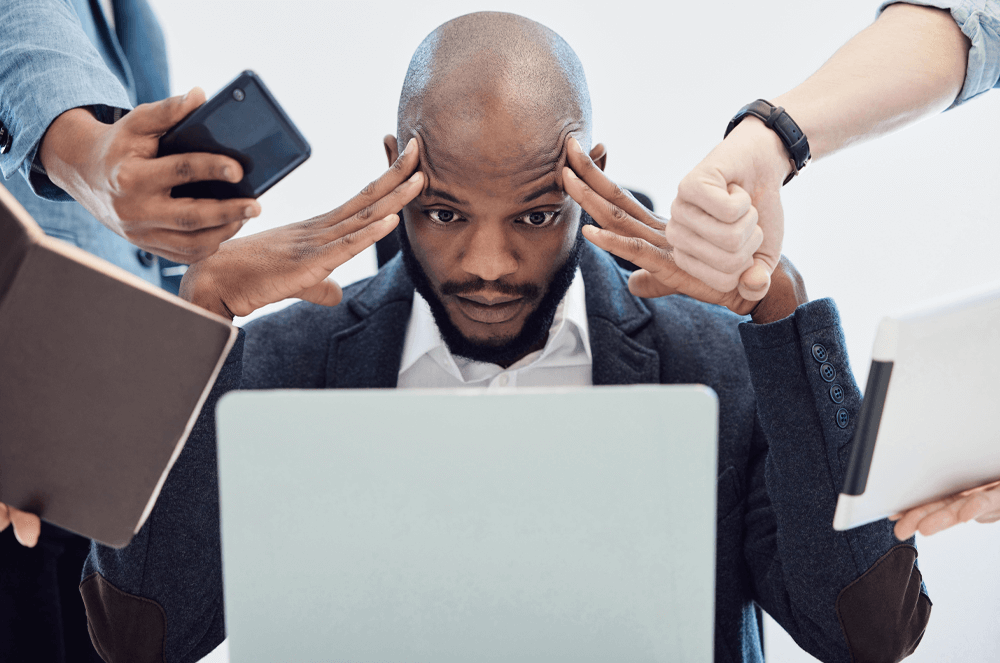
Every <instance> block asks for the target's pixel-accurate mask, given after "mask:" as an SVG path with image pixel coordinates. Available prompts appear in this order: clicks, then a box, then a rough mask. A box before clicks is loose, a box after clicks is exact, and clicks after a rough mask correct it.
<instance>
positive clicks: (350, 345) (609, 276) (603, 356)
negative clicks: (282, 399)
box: [327, 243, 660, 389]
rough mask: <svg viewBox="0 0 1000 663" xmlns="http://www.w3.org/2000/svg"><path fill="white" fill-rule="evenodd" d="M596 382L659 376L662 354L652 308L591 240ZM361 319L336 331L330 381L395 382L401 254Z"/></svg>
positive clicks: (360, 304)
mask: <svg viewBox="0 0 1000 663" xmlns="http://www.w3.org/2000/svg"><path fill="white" fill-rule="evenodd" d="M580 267H581V270H582V271H583V280H584V286H585V290H586V301H587V323H588V325H589V326H590V351H591V354H592V355H593V358H594V363H593V368H592V379H593V383H594V384H595V385H616V384H657V383H659V382H660V355H659V352H657V350H656V347H655V343H654V342H653V337H652V334H651V333H649V331H648V329H647V326H648V323H649V321H650V320H651V319H652V314H651V313H650V312H649V309H648V308H646V305H645V304H644V303H643V302H642V301H641V300H640V299H638V298H637V297H635V296H633V295H632V294H631V293H630V292H629V291H628V282H627V281H626V278H625V276H624V274H623V273H622V272H621V270H620V269H619V268H618V266H617V265H616V264H615V262H614V261H613V260H611V258H609V257H608V256H607V255H606V254H605V253H604V252H603V251H601V250H600V249H597V248H595V247H593V246H591V245H590V244H589V243H587V244H586V245H585V246H584V249H583V255H582V256H581V259H580ZM347 305H348V307H349V308H350V309H351V311H352V312H353V313H354V314H355V315H356V316H357V318H358V319H359V322H358V323H357V324H355V325H352V326H350V327H348V328H347V329H344V330H342V331H339V332H337V333H336V334H334V335H333V336H332V337H331V339H330V359H329V365H328V367H327V376H328V378H327V380H328V383H327V386H328V387H335V388H340V389H362V388H370V387H376V388H385V389H389V388H393V387H395V386H396V382H397V380H398V378H399V363H400V361H402V356H403V341H404V339H405V338H406V328H407V325H408V324H409V320H410V311H411V309H412V306H413V284H412V282H411V281H410V278H409V276H408V275H407V274H406V269H405V267H404V266H403V261H402V260H401V259H400V257H399V256H398V255H397V256H396V257H395V258H393V259H392V260H391V261H390V262H389V263H388V264H386V266H385V267H383V268H382V269H381V270H379V273H378V274H377V275H376V276H375V277H374V278H372V280H371V281H369V282H368V284H367V285H365V286H364V288H363V290H362V291H361V292H359V293H358V294H357V295H356V296H354V297H352V298H351V299H350V300H349V301H348V302H347Z"/></svg>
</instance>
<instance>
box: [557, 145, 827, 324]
mask: <svg viewBox="0 0 1000 663" xmlns="http://www.w3.org/2000/svg"><path fill="white" fill-rule="evenodd" d="M568 143H569V144H568V149H567V153H568V167H566V168H564V169H563V188H564V189H565V190H566V193H568V194H569V195H570V196H571V197H572V198H573V199H574V200H575V201H576V202H577V203H579V204H580V206H581V207H583V209H584V210H586V211H587V213H588V214H590V216H591V218H593V219H594V221H595V222H596V223H597V224H598V225H599V226H601V227H600V228H597V227H594V226H585V227H584V228H583V234H584V237H586V238H587V239H588V240H590V241H591V242H593V243H594V244H595V245H597V246H599V247H600V248H602V249H604V250H605V251H609V252H611V253H613V254H615V255H617V256H620V257H622V258H625V259H626V260H629V261H631V262H632V263H634V264H636V265H637V266H638V267H640V269H639V270H638V271H636V272H634V273H633V274H632V276H631V277H630V278H629V290H631V291H632V294H634V295H637V296H639V297H663V296H665V295H672V294H684V295H688V296H690V297H693V298H694V299H697V300H699V301H703V302H707V303H709V304H718V305H720V306H725V307H726V308H728V309H730V310H731V311H733V312H735V313H738V314H740V315H750V316H751V317H752V319H753V321H754V322H756V323H760V324H765V323H768V322H774V321H776V320H781V319H782V318H785V317H787V316H789V315H791V314H792V312H793V311H794V310H795V308H796V307H797V306H799V305H800V304H804V303H806V302H807V301H808V297H807V295H806V291H805V285H804V284H803V282H802V278H801V276H800V275H799V273H798V272H797V271H796V270H795V267H794V266H793V265H792V264H791V263H790V262H789V261H788V259H787V258H784V257H782V256H779V259H778V261H776V262H777V265H778V268H777V269H776V270H775V272H774V283H775V286H774V287H773V288H772V289H771V292H770V295H769V296H766V297H764V298H763V299H758V300H753V299H748V298H746V297H744V296H743V295H742V294H741V293H740V291H739V290H738V289H737V288H735V287H733V288H732V289H730V290H728V291H725V292H724V291H720V290H716V289H714V288H712V287H710V286H708V285H706V284H705V283H704V282H703V281H701V280H699V279H698V278H695V277H694V276H692V275H691V274H689V273H688V272H686V271H685V270H683V269H681V268H680V266H679V265H678V264H677V263H676V262H675V260H674V252H675V249H674V247H673V246H671V244H670V242H669V241H668V240H667V238H666V236H665V234H664V231H665V229H666V227H667V223H668V220H667V219H665V218H664V217H662V216H660V215H658V214H655V213H653V212H651V211H649V210H648V209H646V208H645V207H643V206H642V205H641V204H640V203H639V202H638V201H637V200H635V199H634V198H633V197H632V196H631V195H629V193H628V192H627V191H625V190H624V189H623V188H621V187H620V186H618V185H617V184H615V183H614V182H612V181H611V180H610V179H608V177H607V175H605V174H604V172H603V171H602V170H601V169H600V168H599V167H598V166H597V164H595V163H594V162H593V160H592V159H591V158H590V157H589V156H588V155H586V154H585V153H584V152H583V150H582V149H581V148H580V145H579V143H578V142H577V141H576V139H575V138H570V139H569V141H568ZM758 232H759V231H758Z"/></svg>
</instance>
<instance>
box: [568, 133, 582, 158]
mask: <svg viewBox="0 0 1000 663" xmlns="http://www.w3.org/2000/svg"><path fill="white" fill-rule="evenodd" d="M569 146H570V149H572V150H574V151H576V152H579V153H580V154H583V148H582V147H580V142H579V141H578V140H577V139H576V136H570V138H569Z"/></svg>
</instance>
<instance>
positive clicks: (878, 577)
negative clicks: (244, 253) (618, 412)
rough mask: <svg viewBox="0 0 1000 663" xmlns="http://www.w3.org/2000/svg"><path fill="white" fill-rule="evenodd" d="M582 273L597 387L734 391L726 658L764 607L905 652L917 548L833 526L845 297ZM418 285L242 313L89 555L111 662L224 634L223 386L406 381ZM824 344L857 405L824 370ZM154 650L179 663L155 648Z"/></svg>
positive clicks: (746, 654)
mask: <svg viewBox="0 0 1000 663" xmlns="http://www.w3.org/2000/svg"><path fill="white" fill-rule="evenodd" d="M581 266H582V271H583V277H584V281H585V285H586V301H587V317H588V322H589V325H590V342H591V350H592V354H593V358H594V362H593V381H594V384H603V385H611V384H636V383H701V384H706V385H709V386H710V387H712V388H713V389H714V390H715V391H716V393H717V394H718V396H719V406H720V413H719V419H720V420H719V476H718V512H717V532H718V536H717V549H718V553H717V571H716V574H717V575H716V625H715V657H716V660H717V661H760V660H763V656H762V653H761V651H760V643H759V638H758V625H757V620H756V614H755V610H754V603H755V602H756V603H757V604H759V605H760V606H761V607H763V608H764V609H765V610H767V611H768V612H769V613H770V614H771V615H772V616H774V617H775V619H777V621H778V622H779V623H781V625H782V626H783V627H784V628H785V629H786V630H787V631H788V632H789V633H790V634H791V635H792V636H793V637H794V638H795V639H796V641H797V642H798V643H799V644H800V645H801V646H802V647H803V648H805V649H807V650H808V651H810V652H811V653H812V654H813V655H815V656H817V657H818V658H820V659H821V660H824V661H850V660H896V659H897V658H898V657H899V656H901V655H902V654H904V653H907V652H909V651H910V650H911V649H912V647H914V646H915V645H916V642H917V641H918V640H919V638H920V635H921V634H922V632H923V628H924V625H925V624H926V620H927V615H928V613H929V609H930V602H929V600H928V599H927V597H926V595H925V594H924V592H923V591H922V585H921V580H920V574H919V572H918V571H917V569H916V566H915V563H914V561H915V558H916V549H915V548H914V547H913V546H912V544H911V543H904V544H900V543H899V542H898V541H896V540H895V538H894V537H893V535H892V530H891V526H890V524H889V523H888V522H886V521H882V522H878V523H874V524H871V525H868V526H866V527H861V528H858V529H855V530H851V531H849V532H835V531H833V529H832V527H831V522H832V519H833V512H834V507H835V504H836V498H837V493H838V491H839V488H840V486H841V485H842V483H843V468H844V462H845V460H846V457H847V455H848V453H849V450H850V446H851V445H850V438H851V433H852V430H853V423H851V424H848V425H847V427H846V428H842V427H841V426H840V425H838V423H837V412H838V410H840V409H841V408H843V409H845V410H846V411H847V413H848V416H849V418H850V420H851V422H853V420H854V418H855V417H856V416H857V412H858V409H859V405H860V401H861V397H860V393H859V391H858V389H857V386H856V385H855V383H854V380H853V378H852V376H851V372H850V367H849V365H848V361H847V353H846V350H845V346H844V338H843V334H842V331H841V328H840V324H839V321H838V317H837V312H836V309H835V307H834V306H833V304H832V302H830V301H829V300H821V301H817V302H811V303H809V304H806V305H804V306H801V307H799V309H798V310H797V311H796V312H795V314H794V315H793V316H791V317H789V318H787V319H785V320H782V321H780V322H776V323H774V324H771V325H765V326H758V325H753V324H749V323H745V324H741V322H742V321H743V320H744V319H743V318H740V317H738V316H736V315H733V314H732V313H730V312H728V311H726V310H724V309H722V308H720V307H716V306H710V305H706V304H701V303H699V302H695V301H693V300H691V299H689V298H686V297H680V296H673V297H666V298H662V299H658V300H640V299H638V298H636V297H633V296H632V295H631V294H630V293H629V292H628V289H627V284H626V279H625V276H624V274H623V273H622V272H621V271H620V270H619V269H618V268H617V266H616V265H615V264H614V263H613V262H612V261H611V259H610V258H609V257H608V256H607V255H606V254H604V253H603V252H601V251H599V250H597V249H595V248H593V247H592V246H590V245H588V246H587V248H586V250H585V252H584V257H583V260H582V265H581ZM412 297H413V286H412V284H411V283H410V280H409V278H408V277H407V275H406V271H405V269H404V267H403V265H402V263H401V261H400V260H399V258H398V257H397V258H396V259H395V260H393V261H392V262H390V263H389V264H388V265H386V267H384V268H383V269H382V270H381V271H380V272H379V273H378V275H377V276H375V277H374V278H372V279H369V280H366V281H363V282H361V283H358V284H355V285H353V286H351V287H349V288H347V289H346V291H345V298H344V302H343V303H342V304H341V305H340V306H337V307H335V308H324V307H320V306H316V305H313V304H308V303H302V304H297V305H295V306H291V307H289V308H287V309H285V310H283V311H281V312H279V313H276V314H274V315H271V316H267V317H265V318H261V319H259V320H257V321H254V322H253V323H251V324H250V325H248V326H247V329H246V330H245V333H243V334H241V338H240V342H238V344H237V347H235V348H234V350H233V352H232V353H231V355H230V357H229V359H228V362H227V364H226V366H225V368H224V369H223V371H222V373H221V375H220V377H219V380H218V382H217V384H216V386H215V389H214V390H213V392H212V395H211V397H210V399H209V402H208V404H207V405H206V406H205V409H204V411H203V413H202V416H201V418H200V419H199V421H198V423H197V425H196V427H195V429H194V432H193V433H192V435H191V437H190V439H189V440H188V443H187V446H186V447H185V449H184V451H183V453H182V454H181V456H180V459H179V460H178V462H177V464H176V465H175V466H174V468H173V470H172V471H171V474H170V476H169V478H168V479H167V482H166V484H165V486H164V488H163V492H162V493H161V495H160V498H159V501H158V502H157V504H156V507H155V508H154V510H153V512H152V515H151V516H150V518H149V520H148V521H147V523H146V524H145V525H144V527H143V529H142V530H141V531H140V532H139V534H138V535H137V536H136V538H135V539H134V541H133V542H132V543H131V544H130V545H129V546H128V547H126V548H125V549H123V550H120V551H115V550H112V549H109V548H103V547H101V546H96V545H95V548H94V549H93V551H92V553H91V556H90V559H89V560H88V563H87V566H86V568H85V576H86V579H85V580H84V583H83V585H82V591H83V594H84V600H85V602H86V603H87V607H88V613H89V616H90V622H91V629H92V632H93V633H94V635H95V639H96V640H97V641H99V642H101V643H107V644H106V646H105V649H104V651H103V652H102V653H105V654H107V656H106V658H107V660H109V661H119V660H122V661H124V660H141V661H146V660H149V661H153V660H155V661H162V660H166V661H170V662H171V663H174V662H178V663H179V662H182V661H183V662H186V661H196V660H198V658H199V657H200V656H203V655H204V654H205V653H207V652H208V651H210V650H211V649H212V648H213V647H214V646H216V645H217V644H218V643H219V642H220V641H221V640H222V638H223V637H224V627H223V616H222V615H223V613H222V610H223V605H222V585H221V569H220V563H221V562H220V551H219V521H218V517H219V516H218V493H217V476H216V464H215V463H216V459H215V444H214V441H215V438H214V435H215V430H214V427H215V422H214V417H213V416H212V412H213V408H214V404H215V402H216V401H217V400H218V398H219V397H220V396H221V395H222V394H223V393H225V392H226V391H229V390H232V389H236V388H243V389H277V388H310V389H323V388H361V387H395V386H396V379H397V375H398V371H399V364H400V359H401V355H402V349H403V338H404V334H405V332H406V328H407V323H408V319H409V315H410V307H411V303H412ZM741 337H742V339H741ZM817 343H818V344H822V345H823V346H824V347H825V348H826V349H827V354H828V359H827V361H828V362H829V363H831V364H832V365H833V366H834V367H835V368H836V371H837V377H836V383H837V384H840V385H842V386H843V387H844V389H845V391H846V392H847V397H846V399H845V400H844V402H843V403H840V404H838V403H835V402H833V401H832V399H831V396H830V386H831V385H830V383H828V382H826V381H825V380H824V379H823V378H822V377H821V376H820V373H819V367H820V363H819V362H818V361H816V360H815V359H814V358H813V356H812V347H813V345H814V344H817ZM841 421H843V420H842V419H841ZM123 624H126V625H127V628H126V627H123ZM150 634H156V636H157V638H160V639H157V638H153V639H152V641H151V640H150V638H151V636H150ZM112 649H114V651H111V650H112ZM153 650H156V651H160V652H165V659H164V658H159V657H153V658H148V657H144V656H145V655H146V654H149V653H150V652H152V651H153ZM158 656H159V654H158Z"/></svg>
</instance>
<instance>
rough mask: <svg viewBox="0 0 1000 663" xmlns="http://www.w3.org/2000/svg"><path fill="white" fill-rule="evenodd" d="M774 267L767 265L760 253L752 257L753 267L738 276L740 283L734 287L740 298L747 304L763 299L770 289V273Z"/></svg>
mask: <svg viewBox="0 0 1000 663" xmlns="http://www.w3.org/2000/svg"><path fill="white" fill-rule="evenodd" d="M773 271H774V267H772V266H771V265H769V264H768V263H767V260H766V259H765V258H764V257H763V256H761V254H760V253H755V254H754V256H753V265H751V266H750V267H747V269H746V271H744V272H743V273H742V274H741V275H740V282H739V284H738V285H737V286H736V288H737V290H739V292H740V297H742V298H743V299H745V300H747V301H748V302H756V301H760V300H761V299H764V295H766V294H767V290H768V288H770V287H771V273H772V272H773Z"/></svg>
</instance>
